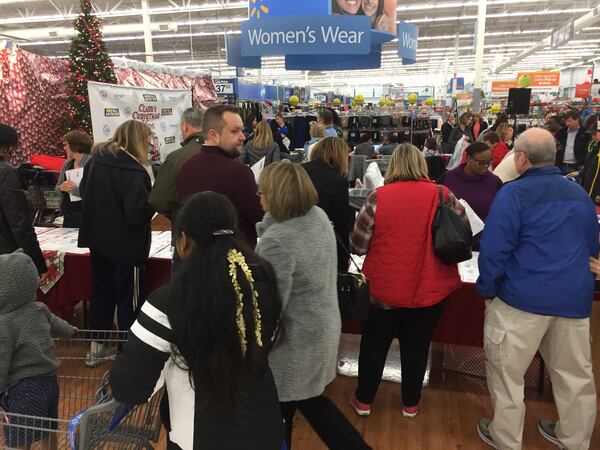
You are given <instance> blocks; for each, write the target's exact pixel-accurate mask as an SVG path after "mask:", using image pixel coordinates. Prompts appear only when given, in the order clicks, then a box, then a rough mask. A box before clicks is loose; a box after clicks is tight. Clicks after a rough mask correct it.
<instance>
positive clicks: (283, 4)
mask: <svg viewBox="0 0 600 450" xmlns="http://www.w3.org/2000/svg"><path fill="white" fill-rule="evenodd" d="M330 13H331V2H330V1H329V0H250V1H249V2H248V18H250V19H257V20H262V19H265V18H267V17H283V16H321V15H323V16H327V15H329V14H330Z"/></svg>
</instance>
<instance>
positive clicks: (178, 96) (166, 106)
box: [88, 81, 192, 161]
mask: <svg viewBox="0 0 600 450" xmlns="http://www.w3.org/2000/svg"><path fill="white" fill-rule="evenodd" d="M88 93H89V96H90V110H91V115H92V130H93V134H94V142H95V143H98V142H103V141H106V140H108V139H109V138H110V137H112V136H113V135H114V133H115V130H116V129H117V127H118V126H119V125H121V124H122V123H123V122H125V121H126V120H129V119H134V120H139V121H141V122H145V123H147V124H148V125H149V126H150V128H152V131H153V132H154V139H153V144H154V146H155V147H156V148H158V150H159V152H160V155H161V160H162V161H164V160H165V158H166V156H167V155H168V154H169V153H170V152H172V151H173V150H177V149H178V148H179V147H180V143H181V131H180V129H179V122H180V120H181V114H182V113H183V111H184V110H185V109H186V108H189V107H191V106H192V91H190V90H186V89H155V88H143V87H129V86H118V85H115V84H106V83H96V82H92V81H90V82H88Z"/></svg>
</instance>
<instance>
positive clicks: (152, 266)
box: [37, 253, 171, 317]
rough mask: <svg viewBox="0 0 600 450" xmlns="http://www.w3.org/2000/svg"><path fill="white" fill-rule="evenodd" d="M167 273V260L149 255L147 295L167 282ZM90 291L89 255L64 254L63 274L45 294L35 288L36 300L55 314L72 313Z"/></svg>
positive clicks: (169, 262)
mask: <svg viewBox="0 0 600 450" xmlns="http://www.w3.org/2000/svg"><path fill="white" fill-rule="evenodd" d="M170 276H171V260H170V259H156V258H150V259H149V260H148V264H147V266H146V271H145V274H144V286H145V290H146V294H149V293H151V292H152V291H154V290H155V289H156V288H158V287H160V286H162V285H164V284H166V283H168V282H169V279H170ZM91 292H92V277H91V269H90V255H78V254H73V253H67V254H66V255H65V273H64V275H63V276H62V277H61V279H60V280H58V282H57V283H56V284H55V285H54V287H53V288H52V289H51V290H50V291H48V293H47V294H46V295H44V294H43V293H42V291H40V290H39V289H38V291H37V299H38V301H40V302H43V303H45V304H46V305H48V308H50V310H51V311H52V312H53V313H54V314H56V315H58V316H60V317H67V316H69V315H71V314H72V313H73V307H74V306H75V305H76V304H77V303H79V302H80V301H82V300H89V299H90V295H91Z"/></svg>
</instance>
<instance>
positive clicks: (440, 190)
mask: <svg viewBox="0 0 600 450" xmlns="http://www.w3.org/2000/svg"><path fill="white" fill-rule="evenodd" d="M436 186H437V190H438V195H439V197H440V203H441V204H443V203H444V190H443V189H442V186H441V185H439V184H437V185H436Z"/></svg>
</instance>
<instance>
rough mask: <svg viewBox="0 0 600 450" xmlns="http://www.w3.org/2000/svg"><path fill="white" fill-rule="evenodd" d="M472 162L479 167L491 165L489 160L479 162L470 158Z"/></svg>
mask: <svg viewBox="0 0 600 450" xmlns="http://www.w3.org/2000/svg"><path fill="white" fill-rule="evenodd" d="M471 159H472V160H473V162H474V163H475V164H477V165H478V166H479V167H489V166H490V165H491V164H492V161H491V160H489V159H486V160H484V161H479V160H477V159H475V158H471Z"/></svg>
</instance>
